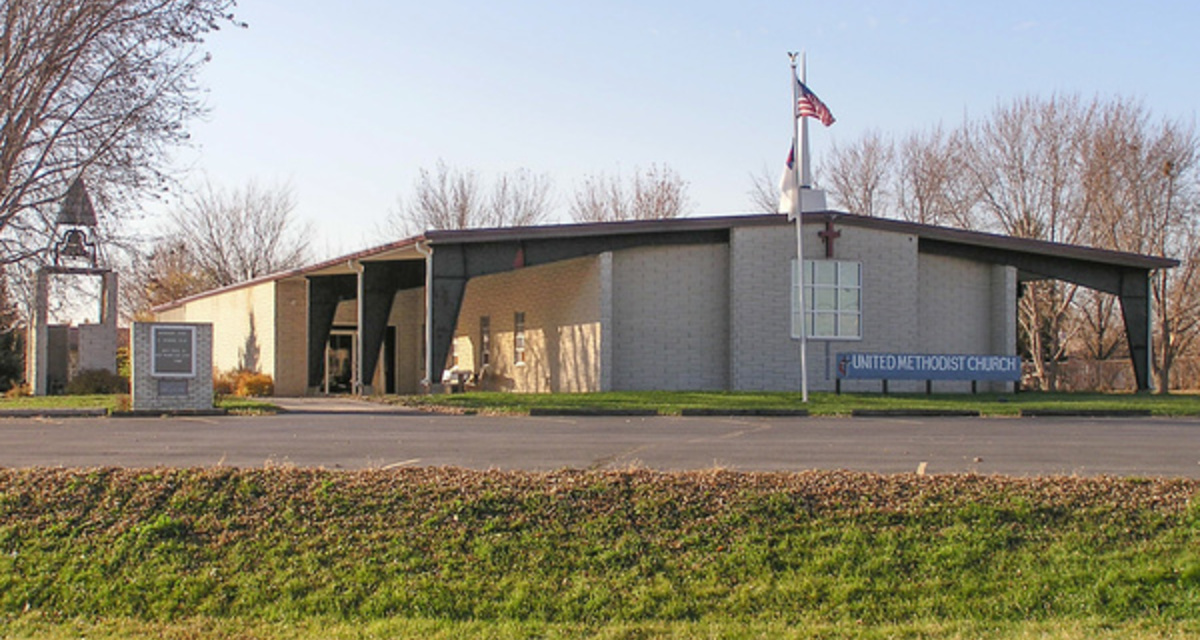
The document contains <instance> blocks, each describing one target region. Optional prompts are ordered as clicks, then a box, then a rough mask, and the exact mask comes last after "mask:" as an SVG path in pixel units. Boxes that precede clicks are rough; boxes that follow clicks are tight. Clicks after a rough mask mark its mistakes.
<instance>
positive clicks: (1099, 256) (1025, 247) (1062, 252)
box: [814, 211, 1179, 269]
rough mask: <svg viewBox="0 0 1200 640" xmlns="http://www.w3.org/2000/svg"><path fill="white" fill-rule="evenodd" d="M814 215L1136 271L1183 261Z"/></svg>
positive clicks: (902, 222) (949, 229) (883, 220)
mask: <svg viewBox="0 0 1200 640" xmlns="http://www.w3.org/2000/svg"><path fill="white" fill-rule="evenodd" d="M814 215H816V216H817V217H818V218H821V219H823V218H824V217H828V216H830V215H832V216H836V221H837V222H838V223H840V224H849V225H851V226H859V227H869V228H874V229H881V230H884V231H895V232H898V233H909V234H912V235H915V236H918V237H921V238H928V239H930V240H938V241H941V242H950V243H955V244H963V245H969V246H976V247H991V248H997V249H1004V250H1008V251H1017V252H1021V253H1031V254H1036V255H1046V256H1056V257H1064V258H1072V259H1075V260H1084V261H1088V262H1099V263H1103V264H1111V265H1117V266H1122V267H1134V268H1138V269H1169V268H1172V267H1177V266H1179V261H1178V260H1175V259H1172V258H1162V257H1158V256H1148V255H1143V254H1140V253H1128V252H1124V251H1111V250H1108V249H1096V248H1093V247H1085V246H1081V245H1075V244H1063V243H1059V242H1048V241H1045V240H1034V239H1031V238H1017V237H1013V236H1005V235H1000V234H995V233H985V232H982V231H968V230H966V229H956V228H953V227H939V226H934V225H928V224H920V223H916V222H908V221H905V220H893V219H891V218H870V217H867V216H858V215H854V214H849V213H842V212H837V211H831V212H828V213H825V214H814Z"/></svg>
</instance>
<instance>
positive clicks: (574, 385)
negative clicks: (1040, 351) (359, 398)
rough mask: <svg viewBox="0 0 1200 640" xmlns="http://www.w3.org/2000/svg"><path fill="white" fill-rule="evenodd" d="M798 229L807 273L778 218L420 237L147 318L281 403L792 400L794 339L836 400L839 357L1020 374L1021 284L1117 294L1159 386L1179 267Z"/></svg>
mask: <svg viewBox="0 0 1200 640" xmlns="http://www.w3.org/2000/svg"><path fill="white" fill-rule="evenodd" d="M801 217H802V220H803V224H802V225H801V226H802V232H801V235H800V242H802V253H803V258H804V260H803V264H802V265H798V264H797V262H796V256H797V244H798V239H797V225H796V223H795V222H792V221H789V219H788V217H787V216H785V215H773V214H771V215H742V216H726V217H695V218H678V219H669V220H646V221H632V222H610V223H591V224H564V225H547V226H537V227H517V228H504V229H472V230H461V231H429V232H426V233H425V234H423V235H420V236H417V237H414V238H408V239H405V240H400V241H397V242H392V243H389V244H385V245H382V246H379V247H375V248H372V249H367V250H364V251H360V252H357V253H354V254H350V255H346V256H341V257H338V258H335V259H331V260H327V261H324V262H321V263H319V264H315V265H312V266H310V267H306V268H302V269H297V270H294V271H288V272H284V273H279V274H275V275H272V276H269V277H266V278H261V279H258V280H255V281H251V282H246V283H243V284H239V285H235V286H231V287H226V288H223V289H218V290H214V291H209V292H206V293H202V294H199V295H196V296H192V297H189V298H186V299H183V300H179V301H176V302H173V303H171V304H168V305H164V306H162V307H159V308H157V309H156V310H155V312H156V315H157V320H158V321H160V322H211V323H213V331H214V355H213V357H214V368H215V369H216V370H218V371H225V370H231V369H238V368H244V369H251V370H256V371H259V372H262V373H266V374H270V375H271V376H273V377H274V379H275V384H276V393H277V394H279V395H304V394H311V393H333V392H351V393H419V392H422V391H426V390H434V391H436V390H441V389H446V388H453V389H459V388H466V389H487V390H502V391H514V392H588V391H620V390H735V391H750V390H774V391H797V390H799V389H800V386H801V345H802V343H806V345H807V346H806V356H807V357H806V368H807V382H808V386H809V388H810V389H812V390H814V391H822V390H825V391H832V390H833V389H835V388H836V387H837V386H839V377H844V376H839V362H842V363H844V362H845V359H844V358H843V359H842V360H839V356H844V355H845V354H925V355H936V354H956V355H962V354H968V355H970V356H972V357H974V356H1007V357H1009V359H1008V360H1007V361H1012V358H1011V357H1012V356H1015V355H1016V344H1017V327H1016V323H1017V301H1018V297H1019V296H1020V295H1021V291H1022V284H1023V283H1024V282H1027V281H1030V280H1039V279H1046V278H1051V279H1058V280H1064V281H1068V282H1073V283H1077V284H1080V285H1082V286H1085V287H1090V288H1093V289H1097V290H1100V291H1105V292H1107V293H1111V294H1113V295H1115V296H1118V298H1119V299H1120V302H1121V308H1122V311H1123V317H1124V321H1125V326H1126V330H1127V334H1128V336H1129V337H1128V343H1129V351H1130V353H1131V354H1132V356H1131V357H1132V360H1133V369H1134V375H1135V379H1136V380H1137V383H1138V386H1139V388H1142V389H1146V388H1149V384H1150V374H1149V372H1150V366H1149V363H1150V354H1151V349H1150V333H1151V331H1150V287H1149V283H1150V276H1151V273H1152V272H1153V271H1155V270H1158V269H1165V268H1170V267H1172V266H1175V265H1176V264H1177V263H1176V262H1175V261H1174V260H1170V259H1165V258H1159V257H1151V256H1143V255H1136V254H1128V253H1120V252H1113V251H1105V250H1098V249H1092V248H1087V247H1081V246H1072V245H1062V244H1055V243H1048V242H1041V241H1035V240H1027V239H1018V238H1011V237H1006V236H998V235H992V234H986V233H979V232H972V231H964V230H960V229H951V228H945V227H937V226H930V225H921V224H915V223H910V222H903V221H898V220H891V219H882V218H869V217H862V216H856V215H851V214H847V213H842V212H837V211H812V212H806V213H804V214H802V216H801ZM801 327H803V330H804V331H805V334H804V337H805V340H804V341H801V340H800V339H799V338H800V333H799V331H800V330H801ZM841 373H844V370H843V371H842V372H841ZM952 377H953V378H955V379H954V380H941V379H939V380H938V381H937V382H936V385H937V386H936V387H934V388H935V390H937V391H969V390H971V388H972V381H971V379H970V378H971V376H969V375H959V376H952ZM982 379H984V380H989V379H994V378H987V377H986V376H983V377H982ZM985 384H989V385H991V387H995V385H997V384H999V383H997V382H990V383H987V382H985ZM840 386H841V388H842V389H843V390H846V391H878V390H879V389H880V381H879V380H870V379H844V380H841V381H840ZM890 388H891V390H893V391H917V390H925V389H926V388H927V383H926V382H924V381H918V380H907V381H896V382H894V383H893V384H892V385H891V387H890ZM985 388H990V387H985Z"/></svg>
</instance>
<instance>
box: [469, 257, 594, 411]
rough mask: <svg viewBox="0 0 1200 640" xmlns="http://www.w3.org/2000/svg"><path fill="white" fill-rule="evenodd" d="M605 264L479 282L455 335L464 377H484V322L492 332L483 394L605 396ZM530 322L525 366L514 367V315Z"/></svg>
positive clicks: (590, 262)
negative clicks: (472, 374) (602, 312)
mask: <svg viewBox="0 0 1200 640" xmlns="http://www.w3.org/2000/svg"><path fill="white" fill-rule="evenodd" d="M599 263H600V261H599V260H598V259H597V258H595V257H588V258H578V259H575V260H566V261H563V262H556V263H553V264H549V265H543V266H538V267H528V268H525V269H518V270H516V271H510V272H506V273H499V274H495V275H491V276H483V277H478V278H472V279H471V280H470V282H468V283H467V289H466V292H465V294H464V296H463V305H462V311H461V312H460V313H459V316H458V326H457V327H456V328H455V334H454V353H455V355H456V356H457V359H458V369H459V370H463V371H469V372H479V371H480V369H481V367H480V363H479V356H480V352H479V342H480V334H479V319H480V317H481V316H488V317H489V319H490V325H491V363H490V365H489V366H488V370H487V372H486V373H485V374H484V375H482V376H481V377H480V388H484V389H491V390H504V391H519V392H546V391H554V392H559V391H561V392H580V391H598V390H599V389H600V356H601V353H602V346H601V344H600V342H601V331H600V306H601V305H600V269H599ZM516 312H524V314H525V339H526V362H525V363H524V364H517V363H515V362H514V355H515V354H514V342H513V332H514V321H515V318H514V314H515V313H516Z"/></svg>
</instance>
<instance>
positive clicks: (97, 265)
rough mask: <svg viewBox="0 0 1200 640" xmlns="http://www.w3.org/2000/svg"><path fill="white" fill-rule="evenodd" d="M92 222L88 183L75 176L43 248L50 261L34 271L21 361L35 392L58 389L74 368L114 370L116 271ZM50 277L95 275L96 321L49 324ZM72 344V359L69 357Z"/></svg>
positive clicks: (93, 209) (37, 393)
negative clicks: (101, 248)
mask: <svg viewBox="0 0 1200 640" xmlns="http://www.w3.org/2000/svg"><path fill="white" fill-rule="evenodd" d="M96 226H97V221H96V210H95V208H94V207H93V206H92V199H91V197H90V196H89V195H88V192H87V186H86V185H85V184H84V182H83V179H82V178H76V179H75V181H74V182H72V183H71V186H70V188H69V189H67V193H66V195H65V196H64V197H63V201H62V205H61V207H60V208H59V211H58V217H57V218H56V219H55V222H54V232H53V234H52V235H51V237H50V244H49V246H48V247H47V248H46V254H47V255H48V257H49V258H50V260H48V262H49V264H47V265H46V266H43V267H42V268H40V269H38V272H37V283H36V287H37V289H36V291H35V296H34V312H33V313H34V317H33V323H32V324H31V326H30V328H29V331H30V336H29V357H28V359H27V360H26V362H27V372H26V373H27V379H28V381H29V384H30V386H31V388H32V391H33V394H34V395H39V396H40V395H47V394H53V393H58V392H61V390H62V388H63V387H65V386H66V384H67V382H68V381H69V380H70V378H71V377H72V376H73V375H74V373H75V372H78V371H86V370H89V369H107V370H108V371H112V372H114V373H115V372H116V370H117V274H116V273H115V272H114V271H113V270H112V269H110V268H108V267H106V266H105V265H104V261H103V256H102V255H101V254H100V251H99V248H98V241H97V238H96ZM51 276H85V277H99V278H100V300H99V309H98V311H99V313H98V318H99V322H98V323H97V324H83V325H80V326H79V327H71V326H69V325H51V324H49V295H50V278H51ZM73 336H75V337H77V340H73V339H72V337H73ZM73 344H74V345H76V346H75V351H76V357H75V358H73V359H72V358H71V357H70V352H71V350H72V345H73ZM72 360H74V362H75V365H74V366H71V362H72Z"/></svg>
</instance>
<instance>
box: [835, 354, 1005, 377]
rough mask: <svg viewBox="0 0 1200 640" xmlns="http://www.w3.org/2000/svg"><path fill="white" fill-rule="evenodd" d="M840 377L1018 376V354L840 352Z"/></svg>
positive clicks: (838, 357) (838, 372)
mask: <svg viewBox="0 0 1200 640" xmlns="http://www.w3.org/2000/svg"><path fill="white" fill-rule="evenodd" d="M837 377H838V378H839V379H843V380H855V379H873V380H879V379H883V380H1007V381H1015V380H1020V379H1021V358H1020V357H1019V356H987V355H963V354H941V353H938V354H916V353H839V354H838V356H837Z"/></svg>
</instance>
